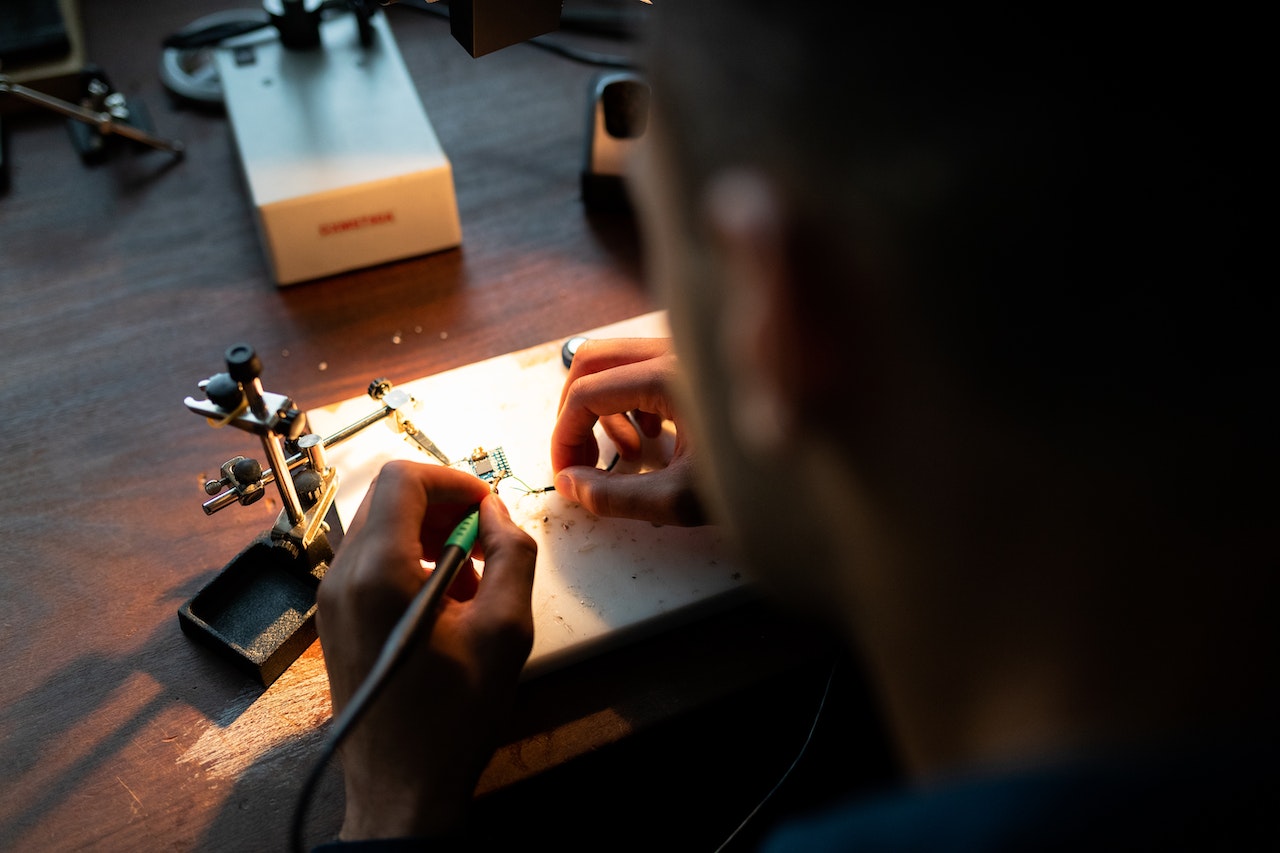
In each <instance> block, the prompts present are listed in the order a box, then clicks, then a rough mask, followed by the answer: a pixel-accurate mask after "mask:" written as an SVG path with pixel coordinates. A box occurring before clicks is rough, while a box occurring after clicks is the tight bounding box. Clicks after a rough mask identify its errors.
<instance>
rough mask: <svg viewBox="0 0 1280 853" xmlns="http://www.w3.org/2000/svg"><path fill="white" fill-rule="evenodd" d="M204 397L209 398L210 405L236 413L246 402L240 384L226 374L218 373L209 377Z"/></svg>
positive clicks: (205, 384) (205, 385)
mask: <svg viewBox="0 0 1280 853" xmlns="http://www.w3.org/2000/svg"><path fill="white" fill-rule="evenodd" d="M204 395H205V396H206V397H208V398H209V402H210V403H213V404H214V405H215V406H217V407H218V408H220V409H225V410H226V411H228V412H234V411H235V410H236V409H238V408H240V404H241V403H243V402H244V392H243V391H241V390H240V383H239V382H237V381H235V380H234V379H232V378H231V376H230V375H229V374H226V373H216V374H214V375H213V376H211V377H209V381H208V382H206V383H204Z"/></svg>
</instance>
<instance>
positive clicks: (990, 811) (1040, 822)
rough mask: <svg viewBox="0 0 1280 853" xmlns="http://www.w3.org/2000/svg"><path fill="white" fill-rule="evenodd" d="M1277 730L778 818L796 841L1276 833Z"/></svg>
mask: <svg viewBox="0 0 1280 853" xmlns="http://www.w3.org/2000/svg"><path fill="white" fill-rule="evenodd" d="M1276 753H1277V750H1276V743H1275V740H1274V738H1272V739H1270V740H1266V741H1262V742H1255V743H1241V742H1238V741H1233V742H1232V744H1231V745H1230V746H1229V747H1223V746H1221V745H1219V744H1215V745H1214V746H1213V748H1209V747H1208V746H1207V745H1205V744H1203V743H1199V744H1180V745H1178V746H1177V747H1176V748H1170V749H1166V750H1155V751H1144V752H1143V753H1141V754H1129V755H1125V756H1123V757H1120V756H1109V757H1106V758H1095V759H1089V760H1070V761H1062V762H1058V763H1055V764H1053V765H1046V766H1042V767H1037V768H1034V769H1029V770H1021V771H1017V772H1002V773H990V772H988V773H973V774H967V775H964V776H956V777H953V778H950V779H947V780H945V781H940V782H937V783H935V784H931V785H927V786H921V787H917V788H911V789H902V790H896V791H890V792H885V793H883V794H881V795H879V796H875V797H871V798H860V799H855V800H849V801H847V802H845V803H843V804H841V805H839V806H836V807H834V808H831V809H828V810H826V811H824V812H822V813H818V814H814V815H810V816H807V817H801V818H798V819H796V820H793V821H789V822H787V823H785V824H783V825H781V826H780V827H779V829H778V831H777V832H776V833H774V834H773V835H772V836H771V837H770V839H769V840H768V842H767V843H766V844H765V845H764V850H765V851H767V853H783V851H790V850H858V851H915V850H921V851H923V850H929V851H934V850H972V851H1012V850H1032V849H1034V850H1040V851H1065V850H1090V851H1099V850H1126V851H1132V850H1181V849H1194V850H1239V849H1246V848H1247V847H1248V846H1249V844H1251V843H1253V840H1254V839H1255V838H1256V837H1258V831H1259V829H1260V828H1263V829H1266V830H1267V832H1266V834H1268V835H1269V834H1271V827H1272V825H1273V822H1274V818H1275V814H1276V812H1277V808H1278V807H1280V788H1278V787H1277V784H1276V781H1275V777H1274V767H1275V766H1276V765H1275V761H1276V758H1277V754H1276Z"/></svg>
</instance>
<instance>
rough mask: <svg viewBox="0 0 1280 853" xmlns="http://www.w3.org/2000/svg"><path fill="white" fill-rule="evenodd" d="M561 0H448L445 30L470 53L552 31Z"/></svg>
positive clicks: (495, 47) (489, 51)
mask: <svg viewBox="0 0 1280 853" xmlns="http://www.w3.org/2000/svg"><path fill="white" fill-rule="evenodd" d="M563 5H564V4H563V0H451V2H450V3H449V32H451V33H452V34H453V37H454V39H455V40H456V41H457V42H458V44H460V45H462V46H463V47H464V48H466V51H467V53H469V54H471V55H472V56H483V55H484V54H486V53H492V52H493V51H495V50H501V49H502V48H504V47H509V46H510V45H513V44H516V43H518V42H522V41H528V40H529V39H531V38H535V37H537V36H541V35H546V34H547V33H550V32H554V31H555V30H556V29H558V28H559V26H560V10H561V7H562V6H563Z"/></svg>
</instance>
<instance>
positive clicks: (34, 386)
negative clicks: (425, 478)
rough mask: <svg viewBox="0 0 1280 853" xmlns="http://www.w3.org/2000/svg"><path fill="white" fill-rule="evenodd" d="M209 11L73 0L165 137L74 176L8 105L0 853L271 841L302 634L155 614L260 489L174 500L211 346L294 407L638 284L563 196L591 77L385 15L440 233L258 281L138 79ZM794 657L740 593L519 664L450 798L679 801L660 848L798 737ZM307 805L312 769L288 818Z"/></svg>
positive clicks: (230, 223)
mask: <svg viewBox="0 0 1280 853" xmlns="http://www.w3.org/2000/svg"><path fill="white" fill-rule="evenodd" d="M247 5H249V6H252V5H253V4H247ZM225 8H227V7H226V6H225V5H224V4H221V3H217V2H212V0H199V2H187V3H182V4H160V5H157V4H150V3H142V2H124V1H123V0H122V2H113V3H110V4H103V3H89V4H85V8H84V10H83V15H84V32H85V38H86V53H87V56H88V58H89V61H91V62H93V63H96V64H98V65H100V66H102V67H103V68H104V69H105V70H106V72H107V74H108V75H109V77H110V79H111V80H112V82H113V83H114V85H115V86H116V88H118V89H119V90H121V91H122V92H124V93H126V94H127V95H129V96H131V97H136V98H140V99H141V100H142V101H143V102H144V103H146V104H147V106H148V107H149V108H150V111H151V113H152V115H153V118H154V120H155V124H156V130H157V131H158V132H159V133H161V134H163V135H166V136H172V137H176V138H179V139H181V140H183V141H184V142H185V143H186V146H187V155H186V157H185V159H184V160H182V161H180V162H176V163H170V161H169V158H168V157H167V155H164V154H161V153H157V152H143V153H140V154H138V155H137V156H132V155H127V154H126V155H118V156H116V157H114V158H112V159H111V160H109V161H108V162H107V163H106V164H103V165H101V166H97V167H93V168H89V167H85V166H84V165H82V164H81V163H80V161H79V159H78V157H77V155H76V153H75V152H74V150H73V149H72V147H71V145H70V142H69V139H68V134H67V129H66V127H65V126H64V122H63V120H62V119H59V118H57V117H54V116H52V115H50V116H45V115H42V114H40V115H37V114H24V115H21V116H18V117H16V118H14V119H12V120H10V121H9V124H10V129H11V147H10V153H11V156H12V167H13V172H12V183H11V188H10V190H9V192H8V194H7V195H6V196H4V197H0V253H2V256H3V260H2V262H0V305H2V306H3V311H0V418H3V434H2V437H0V446H2V447H3V462H4V469H5V483H4V488H3V490H2V491H0V535H2V538H3V542H4V546H5V547H4V550H3V552H0V553H2V555H3V556H2V557H0V564H2V566H3V569H2V570H0V849H14V850H18V849H21V850H63V849H71V848H75V849H81V848H91V849H109V850H150V849H165V850H188V849H199V850H250V849H254V850H256V849H263V850H275V849H281V848H282V847H283V846H284V844H285V841H286V839H287V833H286V827H287V825H288V820H289V817H290V814H291V812H292V809H293V805H294V801H295V797H296V793H297V790H298V785H299V783H300V781H301V777H302V775H303V774H304V772H305V771H306V769H307V768H308V767H309V766H310V762H311V760H312V758H313V757H314V755H315V752H316V747H317V746H318V744H319V740H320V737H321V736H322V734H323V731H324V727H325V724H326V722H327V720H328V717H329V701H328V689H327V684H326V681H325V677H324V666H323V660H322V658H321V656H320V650H319V646H318V644H315V645H313V646H312V647H311V649H310V650H309V651H308V652H307V653H306V654H305V655H304V656H303V658H301V659H300V660H299V661H298V662H297V663H296V664H295V665H294V666H293V667H292V668H291V669H290V670H289V671H288V672H287V673H286V674H285V676H283V677H282V678H281V679H280V680H279V681H278V682H276V684H275V685H273V686H272V687H271V689H270V690H266V691H264V690H263V689H262V688H260V687H254V686H253V685H252V684H250V683H247V682H246V681H245V679H244V678H243V677H242V676H241V675H239V674H238V673H236V672H233V671H232V670H231V669H230V668H229V667H228V666H226V665H225V664H224V663H223V661H221V660H219V659H216V658H214V657H213V656H211V655H209V654H208V653H207V652H206V650H204V649H202V648H200V647H197V646H195V645H194V644H193V643H192V642H191V641H190V640H188V638H186V637H185V636H184V635H183V634H182V633H181V632H180V630H179V626H178V621H177V616H176V613H177V608H178V607H179V605H180V604H181V603H182V602H183V601H185V600H187V599H188V598H190V597H191V596H192V595H193V594H194V593H195V592H196V591H197V590H198V589H199V588H200V587H201V586H202V585H203V584H204V583H205V582H207V580H208V579H209V578H210V577H211V576H212V575H213V574H214V573H215V572H216V571H217V570H218V569H219V568H220V567H221V566H222V565H223V564H224V563H225V562H226V561H227V560H229V559H230V558H231V557H232V556H233V555H234V554H235V553H236V552H237V551H238V550H239V549H240V548H242V547H243V546H244V545H245V544H247V542H248V541H249V539H250V538H252V537H253V536H254V535H256V534H257V533H258V532H260V531H261V530H263V529H265V528H266V527H267V526H268V525H269V524H270V522H271V520H272V519H273V518H274V514H275V511H276V508H275V507H272V506H270V505H269V504H268V502H267V501H262V502H260V503H259V504H256V505H254V506H252V507H247V508H243V507H235V508H232V509H231V510H228V511H226V512H223V513H219V514H218V515H216V516H213V517H206V516H205V515H204V513H203V512H202V511H201V509H200V503H201V502H202V500H204V499H205V495H204V493H203V491H202V489H201V484H202V483H203V481H204V480H205V479H206V478H207V477H208V476H209V475H210V474H211V473H212V472H215V471H216V470H217V466H218V465H219V464H220V463H221V462H222V461H223V460H224V459H226V458H228V457H229V456H231V455H234V454H235V453H237V452H252V451H253V450H254V447H253V446H252V444H253V442H251V441H246V443H245V444H244V446H243V447H240V446H239V445H236V446H230V445H229V442H231V444H236V442H234V441H232V438H231V437H230V436H229V435H228V434H227V433H226V432H225V431H214V430H211V429H209V428H208V427H207V426H206V425H205V424H204V423H203V422H202V421H201V420H200V419H198V418H197V417H195V416H193V415H192V414H191V413H190V412H189V411H187V410H186V409H185V407H184V406H183V405H182V400H183V398H184V397H185V396H187V395H188V394H194V393H196V390H195V383H196V382H197V381H198V380H199V379H202V378H205V377H207V376H208V375H210V373H212V372H216V371H217V370H219V369H221V368H220V365H221V359H222V353H223V352H224V350H225V348H226V346H228V345H229V344H230V343H235V342H239V341H246V342H249V343H251V344H253V345H254V346H255V347H257V349H258V351H259V352H260V354H261V355H262V357H263V359H264V362H265V373H264V380H267V382H266V384H267V386H268V388H269V389H271V390H276V391H278V392H281V393H287V394H289V395H291V396H292V397H293V398H294V400H295V401H296V402H297V404H298V405H299V406H300V407H302V408H308V407H313V406H320V405H324V404H326V403H329V402H332V401H336V400H340V399H344V398H346V397H349V396H352V395H353V394H357V393H360V391H361V389H363V388H364V387H365V385H367V383H368V382H369V380H370V379H371V378H373V377H375V376H386V377H388V378H390V379H392V381H394V382H401V381H406V380H409V379H412V378H416V377H419V376H425V375H429V374H431V373H433V372H436V371H439V370H444V369H448V368H453V367H458V366H461V365H465V364H469V363H471V362H474V361H477V360H479V359H482V358H487V357H490V356H494V355H498V354H501V353H505V352H509V351H512V350H516V349H520V348H523V347H527V346H531V345H533V344H537V343H540V342H542V341H546V340H551V339H553V338H556V337H557V336H562V335H563V336H567V335H569V334H572V333H574V332H576V331H578V330H581V329H584V328H590V327H593V326H597V325H601V324H605V323H609V322H613V321H616V320H620V319H623V318H626V317H630V316H634V315H636V314H639V313H642V312H645V311H648V310H651V309H652V308H653V307H655V306H654V305H653V304H652V302H651V301H650V297H649V295H648V294H647V292H646V291H645V289H644V288H643V287H642V286H641V284H640V283H639V282H640V275H639V271H638V260H637V256H638V253H637V251H636V240H635V237H634V234H633V233H632V230H631V228H630V225H629V223H628V222H627V221H626V220H625V219H617V218H612V219H611V218H609V217H593V216H588V215H586V213H585V212H584V209H583V206H582V204H581V201H580V199H579V195H578V170H579V168H580V158H581V155H582V141H583V133H584V125H583V122H584V118H585V98H586V91H587V84H588V80H589V79H590V77H591V75H592V74H593V73H594V72H595V70H596V69H594V68H592V67H589V66H585V65H580V64H575V63H573V62H570V61H567V60H565V59H563V58H559V57H556V56H553V55H551V54H548V53H546V52H543V51H540V50H537V49H535V48H533V47H530V46H527V45H520V46H516V47H513V48H509V49H507V50H505V51H501V52H499V53H496V54H492V55H490V56H487V57H483V58H481V59H478V60H477V59H472V58H471V57H470V56H468V55H467V54H466V53H465V51H463V50H462V49H461V48H460V47H459V46H458V45H457V44H456V43H455V42H454V41H453V40H452V39H451V38H450V36H449V35H448V29H447V25H446V24H445V23H443V22H442V21H440V20H437V19H434V18H431V17H427V16H422V15H417V14H413V13H409V12H405V11H404V10H400V11H396V10H392V11H391V12H390V13H389V15H390V19H391V22H392V26H393V30H394V32H395V33H396V36H397V38H398V40H399V43H400V47H401V50H402V52H403V53H404V55H405V58H406V61H407V63H408V65H409V68H410V71H411V73H412V74H413V75H414V78H415V81H416V83H417V85H418V87H419V90H420V92H421V95H422V98H423V101H424V103H425V105H426V108H427V111H428V114H429V116H430V118H431V121H432V122H433V124H434V126H435V129H436V132H437V134H438V135H439V137H440V140H441V142H442V144H443V146H444V148H445V150H446V152H447V153H448V154H449V155H450V157H451V159H452V162H453V166H454V170H455V184H456V188H457V195H458V204H459V210H460V215H461V219H462V226H463V246H462V248H461V249H459V250H453V251H447V252H443V253H440V254H436V255H432V256H428V257H422V258H416V259H412V260H408V261H404V262H400V263H394V264H389V265H386V266H383V267H379V268H375V269H368V270H363V271H359V272H355V273H352V274H349V275H343V276H338V277H335V278H332V279H328V280H323V281H317V282H312V283H308V284H303V285H296V286H292V287H288V288H283V289H282V288H277V287H276V286H275V285H274V284H273V283H272V281H271V279H270V278H269V276H268V273H267V269H266V266H265V263H264V261H263V256H262V250H261V247H260V244H259V241H258V237H257V234H256V233H255V230H254V225H253V222H252V219H251V213H250V208H249V202H248V200H247V198H246V195H245V193H244V190H243V188H242V184H241V177H240V174H239V171H238V167H237V164H236V161H235V157H234V152H233V146H232V143H231V139H230V132H229V129H228V127H227V124H226V121H225V118H224V117H223V116H222V115H221V114H219V113H218V112H216V111H208V110H200V109H193V108H189V107H179V106H176V105H174V104H173V103H171V102H170V100H169V98H168V97H167V96H166V93H165V91H164V90H163V88H162V86H161V83H160V80H159V76H158V73H157V63H158V58H159V45H160V41H161V39H162V38H163V37H164V36H165V35H167V34H169V33H171V32H174V31H176V30H178V29H180V28H182V27H184V26H186V25H187V24H189V23H190V22H191V21H193V20H195V19H196V18H199V17H201V16H204V15H207V14H209V13H212V12H216V11H222V10H223V9H225ZM828 666H829V661H828V660H827V657H826V653H825V645H824V644H822V643H821V642H817V643H815V642H812V638H811V637H809V636H807V635H804V634H803V632H798V631H796V630H794V626H792V625H790V624H789V623H788V622H787V621H786V620H785V619H784V618H783V617H781V616H780V615H778V614H774V613H771V612H770V611H768V610H766V609H763V608H755V607H745V608H743V609H741V610H738V611H734V612H732V613H728V614H724V615H722V616H720V617H718V618H716V619H714V620H707V621H706V622H704V623H700V624H698V625H693V626H690V627H689V628H688V629H687V630H682V631H680V632H674V633H672V634H671V635H669V636H666V637H662V638H658V639H656V640H654V641H652V642H649V643H645V644H644V645H643V647H634V648H628V649H623V650H621V651H619V652H618V653H616V654H612V655H610V656H608V657H606V658H601V659H600V660H596V661H590V662H588V663H586V664H583V665H581V666H580V667H575V668H574V669H571V670H565V671H562V672H558V673H555V674H553V675H551V676H548V677H546V678H544V679H540V680H539V681H536V682H531V683H528V684H526V685H524V688H523V690H522V693H521V698H520V708H519V709H518V713H517V715H516V719H515V721H514V722H513V727H512V731H511V732H510V736H509V737H508V739H507V743H506V745H505V746H503V748H502V749H501V750H500V751H499V754H498V756H497V757H496V758H495V760H494V762H493V764H492V766H491V767H490V768H489V770H488V771H487V773H486V775H485V777H484V781H483V782H482V786H481V791H480V792H479V793H480V797H479V802H478V804H477V805H478V818H479V821H480V823H481V824H482V825H483V826H485V827H488V828H489V834H490V835H492V836H493V837H494V838H499V839H501V838H504V837H505V838H510V839H514V838H532V839H541V840H544V841H546V842H549V843H551V844H553V845H555V846H556V847H557V848H558V849H561V850H564V849H566V848H567V849H591V848H599V847H607V848H612V849H619V848H628V847H631V846H633V845H632V844H631V843H629V841H628V839H630V840H631V841H634V842H635V846H637V847H642V846H646V845H647V844H648V843H650V842H651V841H652V840H653V839H655V838H667V839H670V838H673V837H674V830H673V829H672V826H673V824H668V823H665V822H664V821H666V820H668V819H669V820H671V821H681V820H692V819H695V818H696V819H697V820H699V821H700V823H697V824H691V828H690V829H689V830H688V833H689V834H687V835H685V836H684V837H685V839H686V840H688V841H689V842H690V844H689V846H691V847H699V848H702V847H712V846H714V844H715V842H716V841H717V840H718V839H720V838H722V837H723V836H724V835H725V834H727V832H728V830H729V829H730V828H731V827H732V826H733V825H734V824H736V822H737V820H738V819H740V818H741V817H742V816H744V815H745V814H746V813H747V811H749V810H750V808H751V806H752V805H753V804H754V802H755V799H756V798H757V797H759V796H760V795H761V794H762V793H763V792H764V791H765V790H767V789H768V787H769V786H770V785H771V784H772V782H773V781H774V780H775V779H776V778H777V777H778V776H780V775H781V772H782V771H783V770H784V769H785V767H786V765H787V764H788V763H789V762H790V759H791V757H792V756H794V754H795V752H796V751H797V750H798V748H799V745H800V743H801V742H802V741H803V739H804V736H805V734H806V733H807V729H808V725H809V719H810V718H811V716H812V714H813V711H814V709H815V707H816V703H817V701H818V696H819V695H820V692H821V689H822V685H823V683H824V680H825V674H826V672H827V667H828ZM650 735H652V736H650ZM637 745H643V746H642V747H640V746H637ZM673 763H678V766H673ZM583 779H587V780H588V781H589V782H590V785H589V787H588V789H587V790H585V791H583V790H581V789H576V790H575V789H574V787H573V786H574V784H575V783H576V782H581V781H582V780H583ZM637 780H639V781H637ZM570 791H574V793H567V792H570ZM341 802H342V792H341V783H340V777H339V770H338V768H337V767H332V768H331V773H330V776H329V777H328V778H327V779H326V781H325V782H324V783H323V784H322V785H321V788H320V790H319V792H318V795H317V798H316V800H315V801H314V802H313V806H312V809H311V812H310V816H311V820H310V829H309V832H310V837H311V838H312V839H313V840H316V841H319V840H321V839H324V838H327V837H329V836H331V835H332V833H333V832H334V831H335V830H336V828H337V827H338V825H339V823H340V816H341ZM721 805H723V809H720V808H718V807H719V806H721ZM606 831H607V832H609V833H611V835H610V836H602V835H601V833H602V832H606ZM606 839H608V840H606ZM681 846H683V845H681Z"/></svg>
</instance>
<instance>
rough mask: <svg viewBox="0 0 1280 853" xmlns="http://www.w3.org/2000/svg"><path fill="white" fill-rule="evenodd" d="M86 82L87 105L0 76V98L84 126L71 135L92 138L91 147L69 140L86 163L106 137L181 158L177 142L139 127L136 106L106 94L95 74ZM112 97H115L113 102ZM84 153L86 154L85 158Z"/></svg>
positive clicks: (102, 81) (140, 113) (140, 120)
mask: <svg viewBox="0 0 1280 853" xmlns="http://www.w3.org/2000/svg"><path fill="white" fill-rule="evenodd" d="M86 80H87V82H86V89H87V90H90V89H91V91H88V93H87V94H86V101H87V103H80V104H73V103H71V102H70V101H64V100H62V99H61V98H55V97H53V96H52V95H46V94H45V93H43V92H39V91H36V90H35V89H31V88H29V87H27V86H23V85H21V84H19V83H15V82H13V81H12V80H10V79H9V78H8V77H5V76H3V75H0V95H4V94H8V95H13V96H14V97H16V98H20V99H22V100H24V101H27V102H28V103H32V104H35V105H37V106H40V107H44V108H45V109H49V110H52V111H54V112H56V113H60V114H62V115H64V116H66V117H67V118H71V119H75V121H76V122H80V123H82V124H83V125H85V126H86V129H85V130H83V131H77V130H74V129H73V131H72V133H73V134H76V133H80V134H81V137H84V135H85V133H87V134H89V135H91V136H93V137H95V138H96V142H95V143H94V144H93V145H86V144H85V143H84V139H83V138H77V137H75V136H73V139H75V141H76V145H77V148H79V149H80V151H81V156H82V157H84V158H85V159H86V162H94V158H95V157H97V156H99V155H98V153H97V150H98V149H100V148H102V147H103V146H105V145H106V137H108V136H121V137H124V138H125V139H128V140H130V141H132V142H136V143H140V144H142V145H147V146H150V147H152V148H157V149H159V150H161V151H168V152H169V153H171V154H174V155H175V156H178V157H181V156H182V153H183V150H184V149H183V145H182V143H181V142H180V141H178V140H176V139H164V138H162V137H159V136H156V135H155V134H153V133H151V132H150V130H149V129H147V128H146V127H143V126H140V125H141V124H144V123H146V122H144V121H143V118H142V117H143V116H144V115H145V111H144V109H143V108H142V107H141V105H140V104H134V105H132V106H130V105H129V104H127V103H126V102H125V100H124V98H123V96H120V95H119V93H117V92H112V91H111V90H110V85H109V84H107V83H106V82H105V78H104V77H102V75H101V74H100V73H99V72H94V71H88V72H86ZM95 80H96V81H98V82H97V84H96V85H95V84H94V83H93V81H95ZM103 87H105V91H104V90H103ZM112 95H116V96H117V97H114V98H113V97H111V96H112ZM148 121H149V120H148ZM73 127H74V126H73ZM86 151H88V152H89V153H88V155H87V156H86V153H85V152H86Z"/></svg>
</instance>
